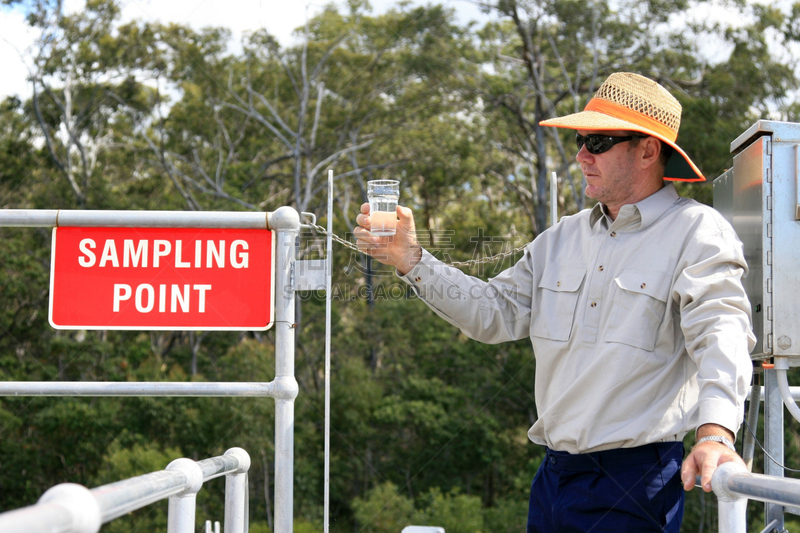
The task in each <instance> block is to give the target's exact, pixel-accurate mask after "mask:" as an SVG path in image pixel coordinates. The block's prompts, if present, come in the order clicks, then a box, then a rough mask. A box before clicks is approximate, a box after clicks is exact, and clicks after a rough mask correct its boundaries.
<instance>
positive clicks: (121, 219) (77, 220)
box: [0, 209, 274, 229]
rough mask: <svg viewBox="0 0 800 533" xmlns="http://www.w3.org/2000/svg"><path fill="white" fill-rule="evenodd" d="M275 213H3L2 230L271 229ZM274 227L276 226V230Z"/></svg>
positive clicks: (41, 210)
mask: <svg viewBox="0 0 800 533" xmlns="http://www.w3.org/2000/svg"><path fill="white" fill-rule="evenodd" d="M272 214H273V213H265V212H260V213H259V212H250V211H93V210H71V209H0V227H7V228H53V227H59V226H66V227H86V228H92V227H110V228H237V229H270V228H271V226H270V218H272ZM272 227H274V226H272Z"/></svg>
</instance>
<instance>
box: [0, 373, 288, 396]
mask: <svg viewBox="0 0 800 533" xmlns="http://www.w3.org/2000/svg"><path fill="white" fill-rule="evenodd" d="M291 395H294V396H296V395H297V382H296V381H295V380H294V379H293V378H286V377H282V378H278V379H276V380H273V381H269V382H267V383H255V382H216V383H208V382H197V381H193V382H162V381H0V396H123V397H128V396H157V397H158V396H160V397H174V396H186V397H254V398H263V397H270V398H288V397H289V396H291ZM294 396H292V397H294Z"/></svg>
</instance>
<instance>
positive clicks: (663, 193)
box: [589, 182, 680, 230]
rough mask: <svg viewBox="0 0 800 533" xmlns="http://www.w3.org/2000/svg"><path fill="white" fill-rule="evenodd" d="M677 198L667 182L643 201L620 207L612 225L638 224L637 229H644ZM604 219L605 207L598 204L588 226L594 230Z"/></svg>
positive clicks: (671, 185) (609, 221)
mask: <svg viewBox="0 0 800 533" xmlns="http://www.w3.org/2000/svg"><path fill="white" fill-rule="evenodd" d="M678 198H680V197H679V196H678V191H676V190H675V185H674V184H673V183H672V182H669V183H667V184H665V185H664V186H663V187H662V188H660V189H659V190H658V191H656V192H654V193H653V194H651V195H650V196H648V197H647V198H645V199H644V200H641V201H639V202H637V203H635V204H633V205H624V206H622V209H620V210H619V214H618V215H617V218H616V220H615V221H614V223H618V224H624V225H628V224H635V223H637V222H638V224H639V228H638V229H640V230H642V229H645V228H646V227H647V226H649V225H650V224H652V223H653V222H655V221H656V220H658V218H659V217H660V216H661V215H663V214H664V212H665V211H666V210H667V209H669V207H670V206H671V205H672V204H674V203H675V200H677V199H678ZM605 217H606V210H605V206H604V205H603V204H601V203H598V204H597V205H595V206H594V207H593V208H592V211H591V213H590V214H589V225H590V226H591V227H592V228H594V226H595V224H597V222H598V221H599V220H600V219H602V218H605ZM608 224H609V225H611V219H608Z"/></svg>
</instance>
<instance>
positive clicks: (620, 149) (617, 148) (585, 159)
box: [575, 130, 637, 209]
mask: <svg viewBox="0 0 800 533" xmlns="http://www.w3.org/2000/svg"><path fill="white" fill-rule="evenodd" d="M578 134H580V135H584V136H585V135H590V134H598V135H608V136H613V137H625V136H628V135H630V134H631V132H627V131H621V130H620V131H599V130H578ZM635 154H636V147H634V146H633V145H631V143H630V142H622V143H619V144H616V145H614V146H612V147H611V149H610V150H608V151H607V152H603V153H602V154H591V153H589V151H588V150H587V149H586V146H585V145H584V146H583V147H582V148H581V149H580V151H579V152H578V154H577V155H576V156H575V159H576V160H577V161H578V163H580V165H581V172H583V176H584V178H586V196H588V197H589V198H594V199H595V200H597V201H599V202H602V203H603V204H605V205H606V206H608V207H609V208H612V209H614V208H616V209H618V208H619V207H620V206H622V205H625V204H626V203H630V202H629V201H628V200H629V199H630V198H631V197H632V196H633V194H634V189H635V186H636V185H637V183H636V181H637V180H636V177H637V174H636V172H635V165H634V162H635Z"/></svg>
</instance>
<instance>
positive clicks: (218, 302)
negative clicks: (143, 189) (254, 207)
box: [50, 227, 275, 330]
mask: <svg viewBox="0 0 800 533" xmlns="http://www.w3.org/2000/svg"><path fill="white" fill-rule="evenodd" d="M273 243H274V238H273V234H272V232H271V231H268V230H258V229H209V228H205V229H204V228H71V227H70V228H68V227H61V228H54V229H53V247H52V248H53V249H52V261H51V267H50V269H51V270H50V324H51V325H52V326H53V327H54V328H57V329H140V330H153V329H169V330H264V329H267V328H269V327H270V326H272V322H273V314H274V306H273V304H272V300H273V295H274V292H275V287H274V284H275V281H274V279H275V278H274V271H275V268H274V257H275V254H274V250H273V246H274V244H273Z"/></svg>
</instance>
